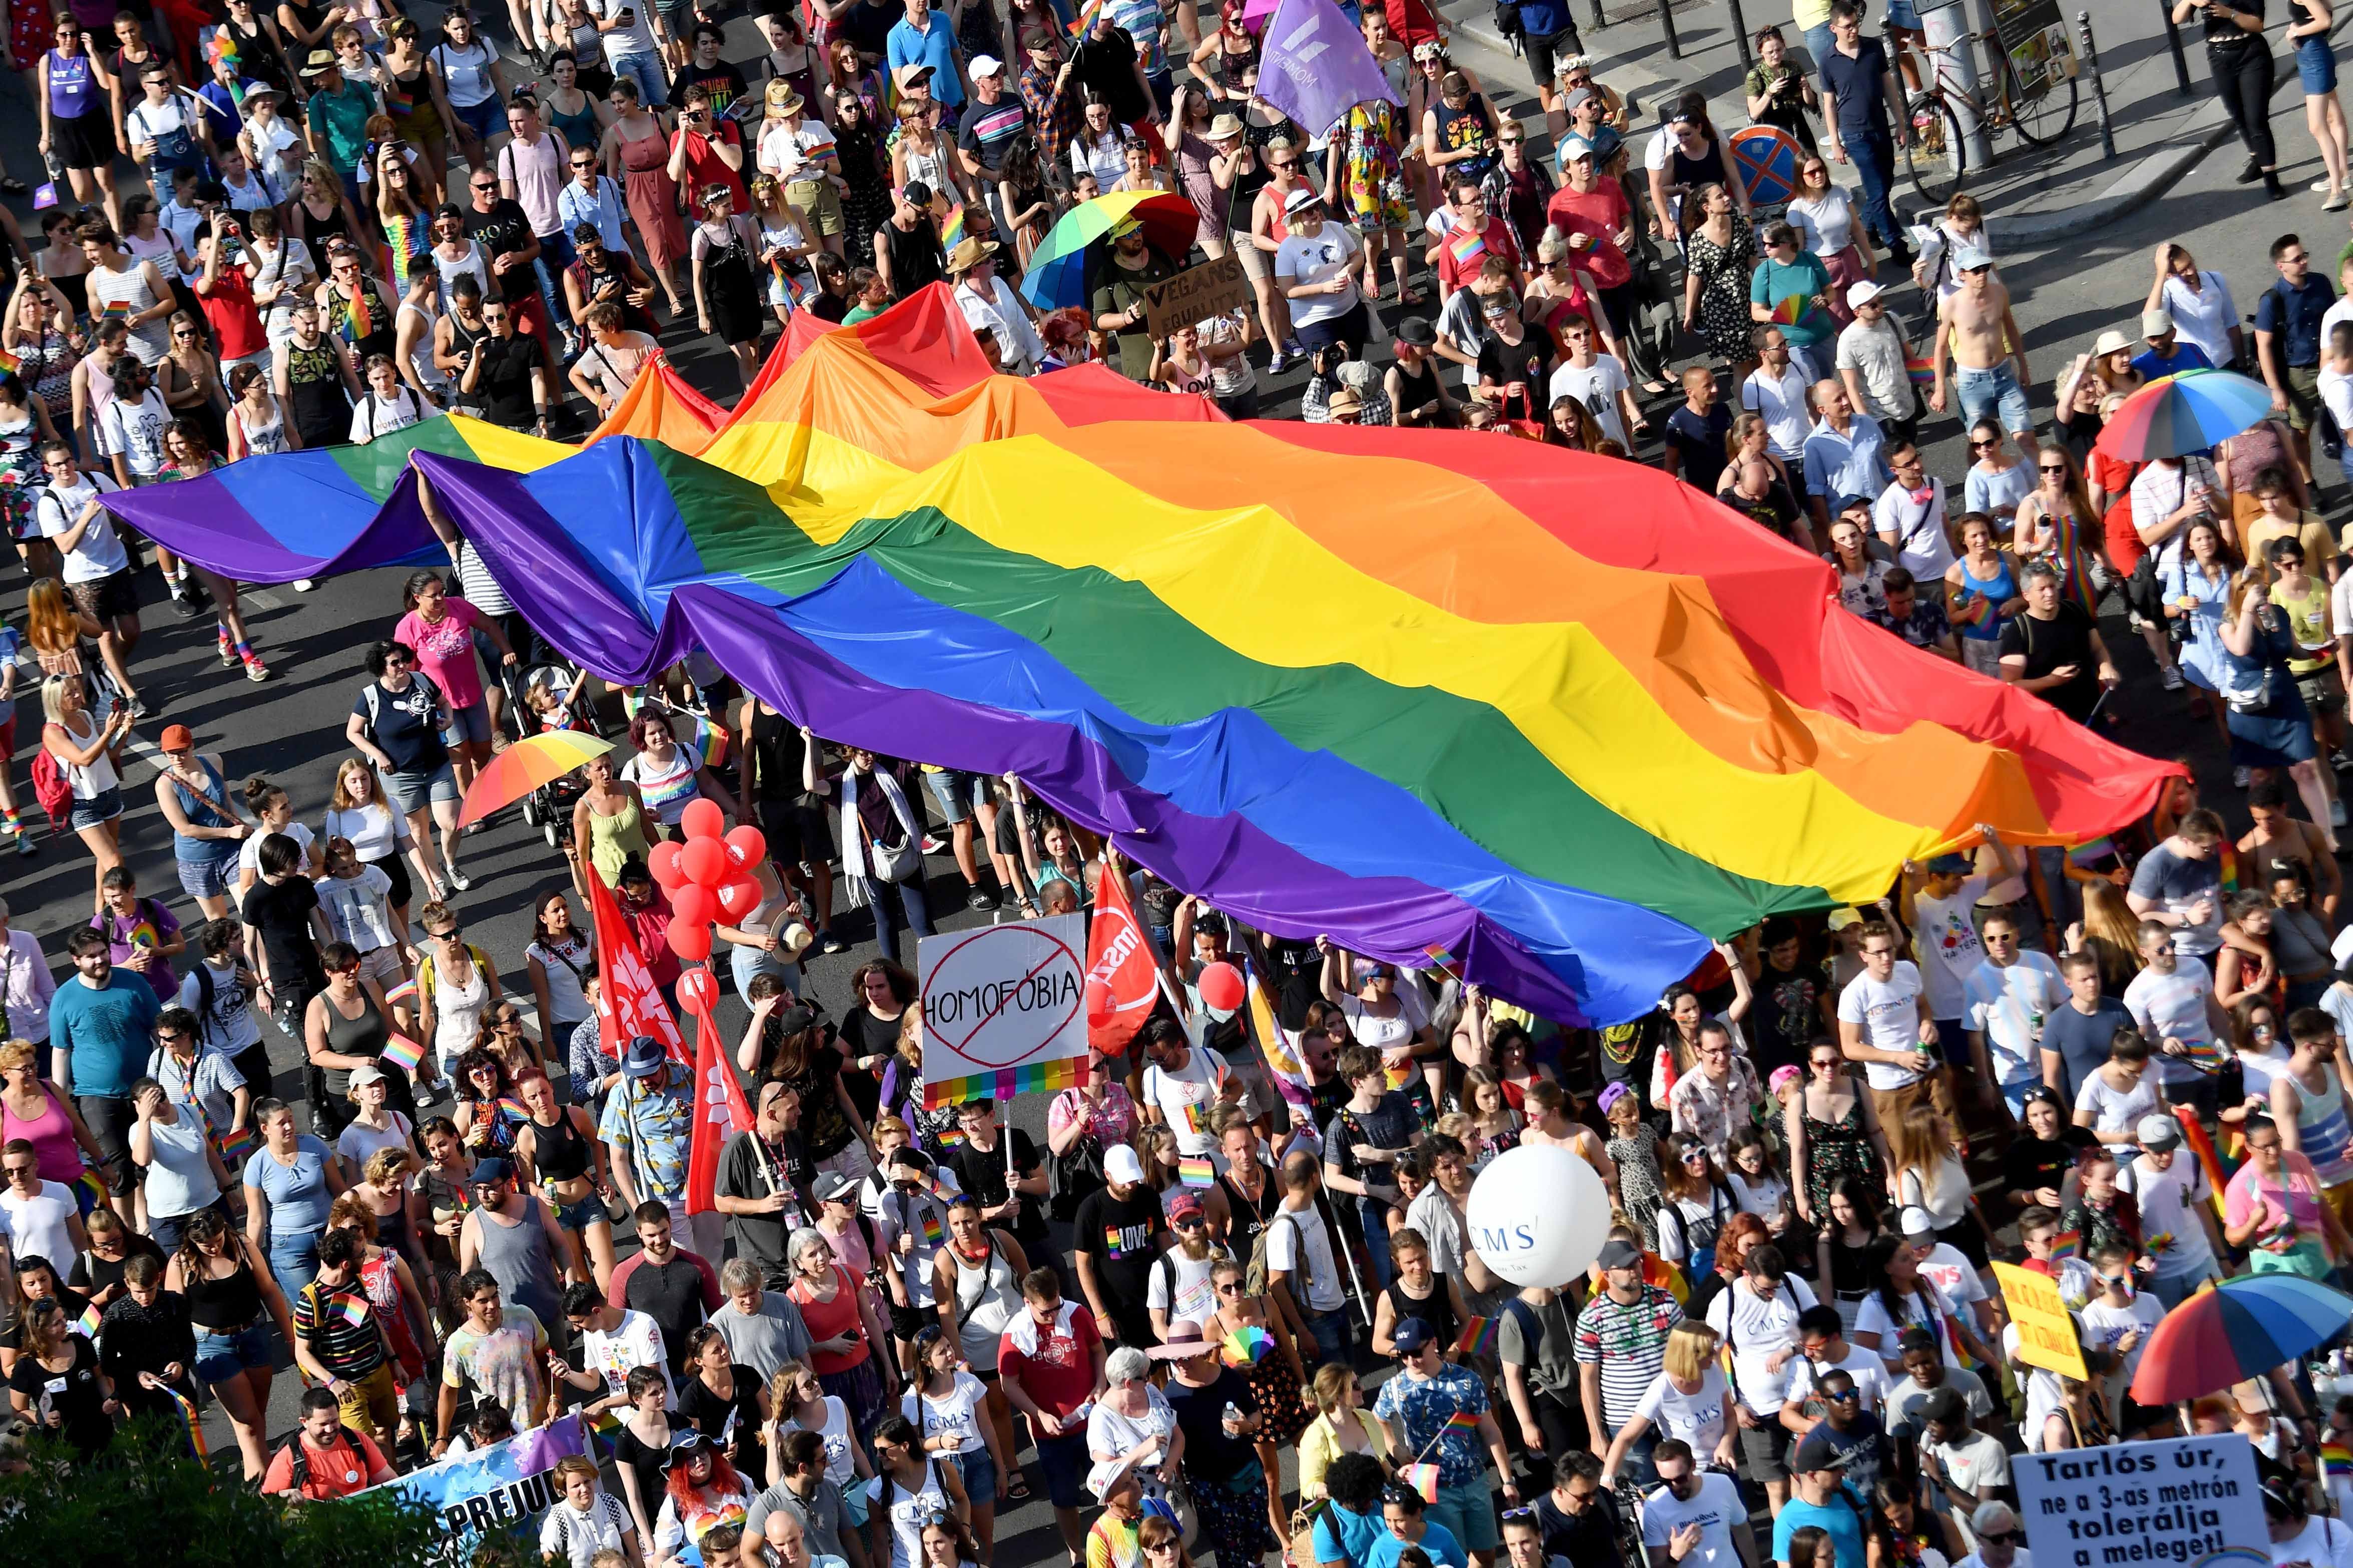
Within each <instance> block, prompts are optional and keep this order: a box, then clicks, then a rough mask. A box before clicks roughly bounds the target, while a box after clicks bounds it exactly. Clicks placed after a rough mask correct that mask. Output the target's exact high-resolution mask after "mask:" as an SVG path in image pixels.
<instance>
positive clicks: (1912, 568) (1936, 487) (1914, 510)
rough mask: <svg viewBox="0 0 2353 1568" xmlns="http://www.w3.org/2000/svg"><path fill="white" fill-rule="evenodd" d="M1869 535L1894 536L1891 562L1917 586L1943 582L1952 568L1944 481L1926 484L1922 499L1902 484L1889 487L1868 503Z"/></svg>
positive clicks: (1951, 550) (1935, 480)
mask: <svg viewBox="0 0 2353 1568" xmlns="http://www.w3.org/2000/svg"><path fill="white" fill-rule="evenodd" d="M1871 526H1872V530H1873V532H1876V533H1892V534H1894V536H1895V562H1896V564H1897V565H1899V566H1901V567H1903V568H1904V569H1905V571H1906V572H1909V573H1911V574H1912V576H1913V579H1914V580H1915V582H1920V583H1938V582H1942V581H1943V580H1944V576H1945V569H1946V568H1947V567H1948V566H1950V565H1952V563H1953V562H1954V560H1955V557H1954V554H1953V542H1952V540H1951V539H1949V538H1948V537H1947V536H1946V533H1945V481H1944V480H1942V479H1930V480H1929V481H1928V496H1927V499H1926V500H1921V499H1920V497H1918V496H1916V495H1915V494H1914V493H1913V492H1912V491H1911V490H1910V489H1906V488H1905V486H1903V485H1902V484H1891V485H1889V486H1888V487H1887V488H1886V489H1883V490H1882V491H1880V492H1879V499H1878V500H1875V501H1873V502H1872V504H1871Z"/></svg>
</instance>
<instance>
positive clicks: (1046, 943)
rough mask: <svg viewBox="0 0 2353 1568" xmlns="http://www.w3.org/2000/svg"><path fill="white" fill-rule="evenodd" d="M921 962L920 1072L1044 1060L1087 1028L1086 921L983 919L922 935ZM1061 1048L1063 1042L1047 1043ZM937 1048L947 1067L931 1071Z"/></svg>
mask: <svg viewBox="0 0 2353 1568" xmlns="http://www.w3.org/2000/svg"><path fill="white" fill-rule="evenodd" d="M918 957H919V959H920V960H921V963H922V967H923V1042H924V1069H923V1075H924V1078H925V1079H927V1080H929V1079H938V1078H947V1077H964V1076H969V1075H971V1074H974V1073H982V1072H993V1071H998V1070H1002V1069H1004V1068H1016V1067H1019V1066H1020V1065H1021V1064H1022V1063H1024V1062H1028V1061H1034V1060H1049V1061H1050V1060H1054V1059H1057V1058H1062V1057H1067V1056H1071V1055H1072V1054H1074V1052H1073V1051H1072V1050H1071V1048H1068V1042H1069V1038H1070V1037H1071V1034H1072V1032H1073V1031H1075V1034H1076V1038H1077V1042H1078V1044H1077V1047H1076V1052H1075V1054H1084V1052H1085V1049H1086V1033H1087V1018H1086V1012H1087V954H1086V920H1085V917H1084V916H1082V915H1058V916H1054V917H1051V918H1049V919H1047V920H1042V921H1019V922H1018V923H1012V924H1007V925H997V926H983V927H981V928H980V929H979V930H977V931H959V932H956V933H955V934H953V935H949V936H938V937H932V938H929V939H927V940H926V941H925V942H923V947H922V951H921V952H920V953H919V954H918ZM1057 1046H1061V1047H1064V1048H1060V1049H1053V1048H1050V1047H1057ZM942 1053H944V1054H945V1057H946V1065H947V1066H948V1067H949V1068H951V1069H952V1070H951V1071H949V1072H939V1071H935V1070H934V1068H935V1065H936V1064H938V1063H939V1062H940V1060H941V1055H942Z"/></svg>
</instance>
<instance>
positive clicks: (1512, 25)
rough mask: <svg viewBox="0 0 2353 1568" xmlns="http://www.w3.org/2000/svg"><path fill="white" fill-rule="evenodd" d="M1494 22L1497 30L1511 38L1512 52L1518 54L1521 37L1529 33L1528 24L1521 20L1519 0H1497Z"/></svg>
mask: <svg viewBox="0 0 2353 1568" xmlns="http://www.w3.org/2000/svg"><path fill="white" fill-rule="evenodd" d="M1494 24H1495V31H1497V32H1498V33H1501V34H1502V35H1503V36H1504V37H1506V38H1509V39H1510V40H1511V43H1512V53H1514V54H1515V55H1516V54H1518V53H1519V52H1520V39H1521V38H1523V37H1525V36H1526V34H1527V27H1526V26H1525V24H1523V23H1522V22H1521V20H1520V3H1519V0H1495V15H1494Z"/></svg>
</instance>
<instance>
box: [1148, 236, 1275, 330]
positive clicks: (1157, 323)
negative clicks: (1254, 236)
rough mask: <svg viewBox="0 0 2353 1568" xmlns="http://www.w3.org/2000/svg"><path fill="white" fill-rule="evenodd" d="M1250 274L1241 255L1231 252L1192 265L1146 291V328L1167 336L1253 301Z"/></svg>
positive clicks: (1238, 308)
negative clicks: (1212, 259) (1245, 270)
mask: <svg viewBox="0 0 2353 1568" xmlns="http://www.w3.org/2000/svg"><path fill="white" fill-rule="evenodd" d="M1250 299H1251V294H1250V279H1249V277H1248V276H1247V275H1246V274H1244V273H1243V271H1242V258H1240V257H1239V256H1236V255H1234V254H1233V253H1232V252H1231V251H1228V252H1227V253H1226V254H1225V255H1223V256H1220V257H1219V258H1218V259H1216V260H1215V261H1205V262H1203V263H1201V265H1200V266H1198V267H1189V268H1186V269H1185V270H1184V271H1182V272H1179V273H1178V274H1176V277H1174V278H1171V279H1168V280H1167V281H1166V283H1155V284H1153V285H1151V286H1150V287H1149V288H1147V289H1145V290H1144V324H1145V331H1148V332H1150V333H1151V334H1152V335H1153V336H1154V337H1155V338H1165V337H1166V336H1167V335H1168V334H1169V333H1171V332H1173V331H1176V329H1177V328H1179V327H1189V326H1191V325H1192V324H1193V323H1194V322H1196V321H1207V320H1208V319H1209V318H1210V317H1211V316H1217V315H1222V314H1224V313H1225V312H1226V311H1228V310H1240V309H1242V308H1243V307H1244V306H1246V305H1248V304H1249V303H1250Z"/></svg>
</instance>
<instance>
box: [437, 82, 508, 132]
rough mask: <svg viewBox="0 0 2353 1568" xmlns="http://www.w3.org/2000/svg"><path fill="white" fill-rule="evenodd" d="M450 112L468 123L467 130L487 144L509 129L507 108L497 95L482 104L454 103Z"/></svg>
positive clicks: (492, 95)
mask: <svg viewBox="0 0 2353 1568" xmlns="http://www.w3.org/2000/svg"><path fill="white" fill-rule="evenodd" d="M449 112H450V113H452V114H454V115H456V116H457V117H458V118H459V119H460V120H462V121H465V122H466V128H467V129H468V130H470V131H471V132H473V133H474V134H475V135H477V136H479V137H480V138H481V139H482V140H483V141H485V142H487V141H489V140H490V139H491V137H493V136H496V135H498V134H499V133H500V132H502V131H504V130H505V129H506V128H507V106H506V105H505V104H504V103H502V102H501V101H500V100H499V95H498V94H497V93H492V94H491V96H490V97H488V98H486V99H484V100H482V101H481V102H480V103H453V104H451V105H450V106H449Z"/></svg>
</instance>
